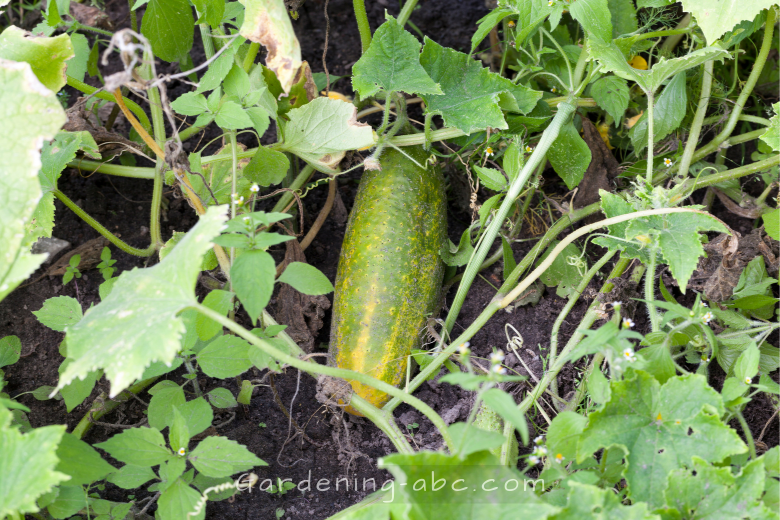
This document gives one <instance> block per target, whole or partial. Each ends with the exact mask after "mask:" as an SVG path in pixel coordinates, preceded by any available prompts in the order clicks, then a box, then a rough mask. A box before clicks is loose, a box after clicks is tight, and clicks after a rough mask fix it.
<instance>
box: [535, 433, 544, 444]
mask: <svg viewBox="0 0 780 520" xmlns="http://www.w3.org/2000/svg"><path fill="white" fill-rule="evenodd" d="M534 444H536V445H537V446H541V445H542V444H544V435H540V436H538V437H537V438H535V439H534Z"/></svg>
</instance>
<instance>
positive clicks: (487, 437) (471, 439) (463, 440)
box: [449, 422, 504, 459]
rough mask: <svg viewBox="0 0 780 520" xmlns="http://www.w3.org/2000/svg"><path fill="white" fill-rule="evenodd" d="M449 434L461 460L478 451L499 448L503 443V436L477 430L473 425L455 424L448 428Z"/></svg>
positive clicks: (480, 429)
mask: <svg viewBox="0 0 780 520" xmlns="http://www.w3.org/2000/svg"><path fill="white" fill-rule="evenodd" d="M449 432H450V435H451V436H452V440H453V443H454V445H455V446H457V447H458V455H459V456H460V457H461V458H462V459H465V458H466V457H468V456H469V455H471V454H472V453H476V452H478V451H483V450H491V449H494V448H497V447H500V446H501V445H502V444H503V443H504V436H503V435H501V434H500V433H498V432H495V431H488V430H485V429H483V428H478V427H477V426H475V425H473V424H467V423H463V422H457V423H455V424H451V425H450V426H449Z"/></svg>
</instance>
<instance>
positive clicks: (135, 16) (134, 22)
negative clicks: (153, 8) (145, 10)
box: [127, 0, 138, 33]
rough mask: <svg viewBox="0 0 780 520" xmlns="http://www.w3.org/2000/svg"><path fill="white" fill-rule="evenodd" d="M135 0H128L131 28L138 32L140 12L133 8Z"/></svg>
mask: <svg viewBox="0 0 780 520" xmlns="http://www.w3.org/2000/svg"><path fill="white" fill-rule="evenodd" d="M134 3H135V2H134V1H133V0H127V8H128V9H129V10H130V28H131V29H132V30H133V32H135V33H137V32H138V13H136V12H135V11H134V10H133V4H134Z"/></svg>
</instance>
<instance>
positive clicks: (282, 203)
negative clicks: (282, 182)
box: [271, 164, 314, 212]
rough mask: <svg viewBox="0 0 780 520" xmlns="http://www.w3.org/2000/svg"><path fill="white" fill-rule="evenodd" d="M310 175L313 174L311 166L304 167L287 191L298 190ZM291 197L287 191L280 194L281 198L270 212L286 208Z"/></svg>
mask: <svg viewBox="0 0 780 520" xmlns="http://www.w3.org/2000/svg"><path fill="white" fill-rule="evenodd" d="M312 173H314V166H312V165H311V164H307V165H306V166H304V167H303V168H302V169H301V171H300V172H299V173H298V175H297V176H296V177H295V179H293V181H292V184H290V186H289V189H291V190H292V191H295V190H298V189H300V188H301V186H303V185H304V184H306V181H308V180H309V177H311V175H312ZM292 200H293V195H292V193H290V192H289V191H287V192H285V193H283V194H282V196H281V197H280V198H279V200H278V201H277V202H276V204H275V205H274V207H273V209H272V210H271V211H272V212H277V211H282V210H283V209H284V208H286V207H287V205H288V204H289V203H290V202H292Z"/></svg>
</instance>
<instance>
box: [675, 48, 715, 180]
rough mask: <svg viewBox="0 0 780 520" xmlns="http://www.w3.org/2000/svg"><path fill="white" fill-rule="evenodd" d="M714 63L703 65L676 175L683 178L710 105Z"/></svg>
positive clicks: (711, 61)
mask: <svg viewBox="0 0 780 520" xmlns="http://www.w3.org/2000/svg"><path fill="white" fill-rule="evenodd" d="M714 63H715V62H714V61H713V60H710V61H708V62H705V63H704V69H703V74H704V76H702V78H701V94H700V95H699V106H698V107H697V108H696V114H695V115H694V116H693V123H692V124H691V131H690V132H689V133H688V142H687V143H685V151H683V155H682V159H680V167H679V169H678V170H677V172H678V174H679V175H681V176H683V177H687V176H688V168H690V166H691V159H692V158H693V153H694V152H695V151H696V145H697V144H698V143H699V135H700V134H701V127H702V124H703V123H704V116H705V115H707V105H709V103H710V91H711V90H712V70H713V65H714Z"/></svg>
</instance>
